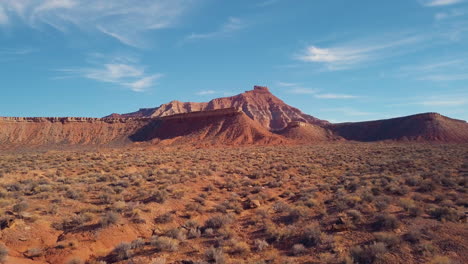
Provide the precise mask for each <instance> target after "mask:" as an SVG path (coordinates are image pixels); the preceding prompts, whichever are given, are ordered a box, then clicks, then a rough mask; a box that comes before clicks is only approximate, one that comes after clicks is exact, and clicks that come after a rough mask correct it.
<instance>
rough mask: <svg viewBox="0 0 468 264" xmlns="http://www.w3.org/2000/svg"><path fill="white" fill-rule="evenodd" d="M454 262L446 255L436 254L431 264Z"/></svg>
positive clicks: (451, 263)
mask: <svg viewBox="0 0 468 264" xmlns="http://www.w3.org/2000/svg"><path fill="white" fill-rule="evenodd" d="M453 263H454V262H453V261H452V260H451V259H450V258H448V257H445V256H435V257H434V258H433V259H432V260H431V262H430V264H453Z"/></svg>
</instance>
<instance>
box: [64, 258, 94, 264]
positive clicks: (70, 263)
mask: <svg viewBox="0 0 468 264" xmlns="http://www.w3.org/2000/svg"><path fill="white" fill-rule="evenodd" d="M83 263H84V262H83V261H82V260H81V259H77V258H73V259H71V260H69V261H68V262H67V264H83ZM97 263H99V262H97Z"/></svg>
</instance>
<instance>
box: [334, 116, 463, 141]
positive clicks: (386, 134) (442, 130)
mask: <svg viewBox="0 0 468 264" xmlns="http://www.w3.org/2000/svg"><path fill="white" fill-rule="evenodd" d="M326 127H327V128H329V129H330V130H332V131H333V132H335V134H337V135H339V136H341V137H343V138H345V139H348V140H357V141H380V140H398V141H408V140H410V141H433V142H468V124H467V123H466V121H463V120H458V119H453V118H449V117H446V116H443V115H441V114H438V113H423V114H416V115H410V116H404V117H397V118H391V119H384V120H375V121H367V122H356V123H340V124H330V125H327V126H326Z"/></svg>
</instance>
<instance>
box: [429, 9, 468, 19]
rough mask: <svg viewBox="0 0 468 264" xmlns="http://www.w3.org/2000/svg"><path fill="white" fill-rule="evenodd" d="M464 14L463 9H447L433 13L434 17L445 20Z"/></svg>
mask: <svg viewBox="0 0 468 264" xmlns="http://www.w3.org/2000/svg"><path fill="white" fill-rule="evenodd" d="M463 15H465V12H464V11H461V10H451V11H448V12H439V13H436V14H435V15H434V18H435V19H436V20H439V21H440V20H445V19H450V18H454V17H460V16H463Z"/></svg>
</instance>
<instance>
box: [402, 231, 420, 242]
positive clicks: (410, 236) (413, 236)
mask: <svg viewBox="0 0 468 264" xmlns="http://www.w3.org/2000/svg"><path fill="white" fill-rule="evenodd" d="M421 238H422V233H421V231H420V230H410V231H408V232H407V233H406V234H404V235H403V239H404V240H405V241H408V242H410V243H418V242H419V241H420V240H421Z"/></svg>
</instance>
